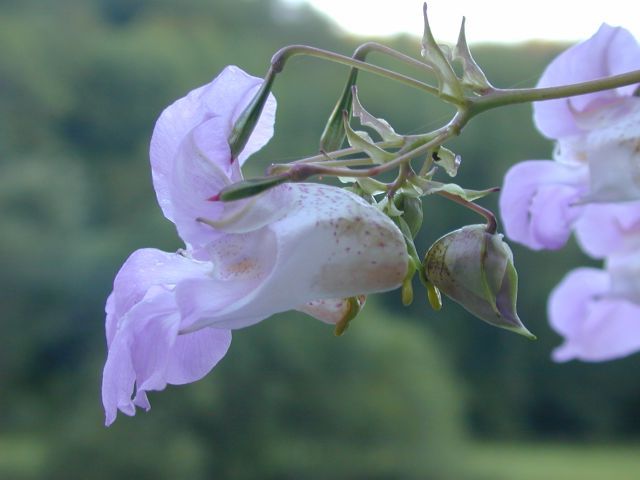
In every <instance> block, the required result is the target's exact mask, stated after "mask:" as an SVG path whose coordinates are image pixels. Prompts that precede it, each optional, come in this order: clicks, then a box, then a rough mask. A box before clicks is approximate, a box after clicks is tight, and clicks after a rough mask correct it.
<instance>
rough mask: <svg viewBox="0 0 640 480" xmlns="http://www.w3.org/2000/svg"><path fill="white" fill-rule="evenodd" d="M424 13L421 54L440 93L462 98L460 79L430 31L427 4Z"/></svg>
mask: <svg viewBox="0 0 640 480" xmlns="http://www.w3.org/2000/svg"><path fill="white" fill-rule="evenodd" d="M423 14H424V34H423V36H422V56H423V58H424V61H425V63H426V64H427V65H429V66H430V67H431V68H433V71H434V74H435V75H436V77H437V79H438V86H439V89H440V91H441V92H442V93H444V94H445V95H450V96H452V97H454V98H458V99H462V98H464V92H463V91H462V86H461V85H460V80H459V79H458V77H457V76H456V73H455V72H454V70H453V67H452V66H451V64H450V63H449V60H447V58H446V55H445V54H444V53H443V52H442V49H441V47H440V45H438V44H437V42H436V39H435V38H434V36H433V33H432V32H431V27H430V26H429V18H428V16H427V4H426V2H425V4H424V6H423Z"/></svg>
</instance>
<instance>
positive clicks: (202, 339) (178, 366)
mask: <svg viewBox="0 0 640 480" xmlns="http://www.w3.org/2000/svg"><path fill="white" fill-rule="evenodd" d="M119 327H120V328H118V330H117V332H116V333H115V335H114V337H113V339H112V342H111V345H110V346H109V353H108V356H107V361H106V363H105V367H104V373H103V380H102V401H103V404H104V408H105V414H106V425H110V424H111V423H113V421H114V420H115V418H116V414H117V411H118V410H120V411H122V412H123V413H125V414H126V415H134V414H135V405H137V406H140V407H143V408H145V409H147V410H148V409H149V408H150V406H149V402H148V400H147V396H146V392H148V391H150V390H163V389H164V388H165V387H166V385H167V383H176V384H182V383H187V382H191V381H195V380H197V379H199V378H201V377H202V376H203V375H205V374H206V373H207V372H208V371H209V370H211V369H212V368H213V367H214V366H215V365H216V363H218V361H219V360H220V359H221V358H222V357H223V356H224V355H225V353H226V352H227V350H228V348H229V345H230V342H231V333H230V332H229V331H228V330H219V329H215V330H214V329H206V331H205V330H203V331H200V332H194V333H191V334H188V335H185V336H178V329H179V327H180V315H179V313H178V309H177V306H176V303H175V298H174V295H173V293H172V292H171V291H168V290H166V289H165V288H163V287H153V288H151V289H150V290H149V291H148V292H147V294H146V295H145V298H144V299H143V300H142V301H140V302H139V303H137V304H136V305H135V306H134V307H132V308H131V310H130V311H129V312H128V313H127V315H126V317H125V318H124V320H123V322H122V323H121V324H120V326H119ZM134 390H135V397H134V398H133V399H132V395H133V393H134Z"/></svg>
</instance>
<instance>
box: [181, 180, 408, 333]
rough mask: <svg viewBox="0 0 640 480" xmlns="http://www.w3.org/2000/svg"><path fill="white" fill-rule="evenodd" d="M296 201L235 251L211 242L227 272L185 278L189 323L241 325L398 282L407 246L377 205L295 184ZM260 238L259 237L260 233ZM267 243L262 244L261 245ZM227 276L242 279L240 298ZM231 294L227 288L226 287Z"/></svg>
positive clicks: (238, 241)
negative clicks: (225, 299) (224, 298)
mask: <svg viewBox="0 0 640 480" xmlns="http://www.w3.org/2000/svg"><path fill="white" fill-rule="evenodd" d="M283 188H286V189H288V190H289V192H290V195H291V198H292V203H291V207H290V210H289V211H288V212H287V214H286V215H285V216H283V217H282V218H281V219H280V220H278V221H276V222H274V223H272V224H270V225H269V226H265V227H263V229H261V230H257V231H252V232H250V233H247V234H244V235H237V236H235V237H230V236H227V237H225V238H226V239H228V240H225V242H226V241H228V242H230V245H233V248H232V249H231V246H229V247H228V248H229V251H228V253H225V252H224V251H221V250H220V245H219V244H216V245H215V248H214V249H212V250H211V252H212V255H217V258H216V259H214V260H213V263H214V264H216V271H218V272H227V273H224V274H223V275H222V277H221V278H214V279H211V280H200V279H194V280H191V281H189V282H186V283H182V284H181V285H179V287H178V290H177V298H178V303H179V305H180V309H181V311H182V313H183V315H184V316H185V324H186V325H187V329H188V330H193V329H197V328H199V327H201V326H204V325H214V326H216V327H224V328H240V327H245V326H248V325H251V324H253V323H256V322H257V321H260V320H262V319H264V318H266V317H268V316H270V315H272V314H274V313H278V312H283V311H286V310H291V309H295V308H298V307H300V306H301V305H304V304H305V303H308V302H313V301H319V300H323V299H334V298H345V297H351V296H357V295H360V294H367V293H374V292H380V291H385V290H390V289H394V288H397V287H398V286H399V285H400V284H401V283H402V280H403V278H404V276H405V274H406V269H407V261H408V256H407V250H406V245H405V242H404V238H403V236H402V233H401V232H400V230H399V229H398V228H397V227H396V226H395V224H394V223H393V222H392V221H391V220H390V219H389V218H388V217H387V216H386V215H385V214H383V213H382V212H380V211H379V210H378V209H377V208H376V207H374V206H372V205H370V204H368V203H366V202H365V201H364V200H362V199H361V198H360V197H358V196H356V195H354V194H352V193H350V192H348V191H346V190H343V189H339V188H335V187H330V186H325V185H319V184H305V183H301V184H288V185H284V186H283ZM256 239H258V240H259V242H257V240H256ZM256 244H259V247H256ZM224 278H228V279H229V280H231V281H238V283H237V284H236V285H234V286H233V289H232V290H233V291H234V292H236V293H237V292H242V293H243V294H244V295H242V296H241V297H240V298H238V299H237V300H236V301H233V302H231V303H229V304H228V305H227V306H221V304H220V302H219V301H218V300H217V299H216V295H217V294H216V291H217V290H220V291H221V292H225V291H227V289H226V288H225V281H224ZM223 295H227V294H226V293H224V294H223Z"/></svg>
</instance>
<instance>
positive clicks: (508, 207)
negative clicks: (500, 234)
mask: <svg viewBox="0 0 640 480" xmlns="http://www.w3.org/2000/svg"><path fill="white" fill-rule="evenodd" d="M586 182H587V170H586V167H584V166H577V165H575V166H568V165H564V164H561V163H558V162H553V161H550V160H529V161H526V162H521V163H519V164H517V165H514V166H513V167H511V168H510V169H509V171H508V172H507V175H506V176H505V180H504V185H503V187H502V191H501V195H500V213H501V215H502V220H503V222H504V228H505V232H506V233H507V236H508V237H509V238H510V239H512V240H515V241H516V242H519V243H522V244H524V245H526V246H527V247H529V248H531V249H533V250H540V249H558V248H561V247H562V246H563V245H564V244H565V243H566V241H567V239H568V238H569V235H570V234H571V227H572V224H573V222H574V220H575V219H576V218H577V217H578V215H579V213H580V210H581V207H579V206H574V205H573V204H574V203H575V202H576V201H577V200H578V198H579V197H580V194H581V192H582V191H583V190H584V189H585V188H586Z"/></svg>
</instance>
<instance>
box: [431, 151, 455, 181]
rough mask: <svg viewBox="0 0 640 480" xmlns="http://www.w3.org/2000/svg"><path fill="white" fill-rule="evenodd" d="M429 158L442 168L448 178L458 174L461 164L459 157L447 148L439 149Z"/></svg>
mask: <svg viewBox="0 0 640 480" xmlns="http://www.w3.org/2000/svg"><path fill="white" fill-rule="evenodd" d="M431 158H432V159H433V161H434V163H435V164H436V165H438V166H439V167H442V168H444V171H445V172H447V175H449V176H450V177H455V176H456V175H457V174H458V168H459V167H460V163H461V162H462V157H460V155H458V154H456V153H453V152H452V151H451V150H449V149H448V148H445V147H440V148H438V150H436V151H434V152H433V154H432V155H431Z"/></svg>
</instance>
